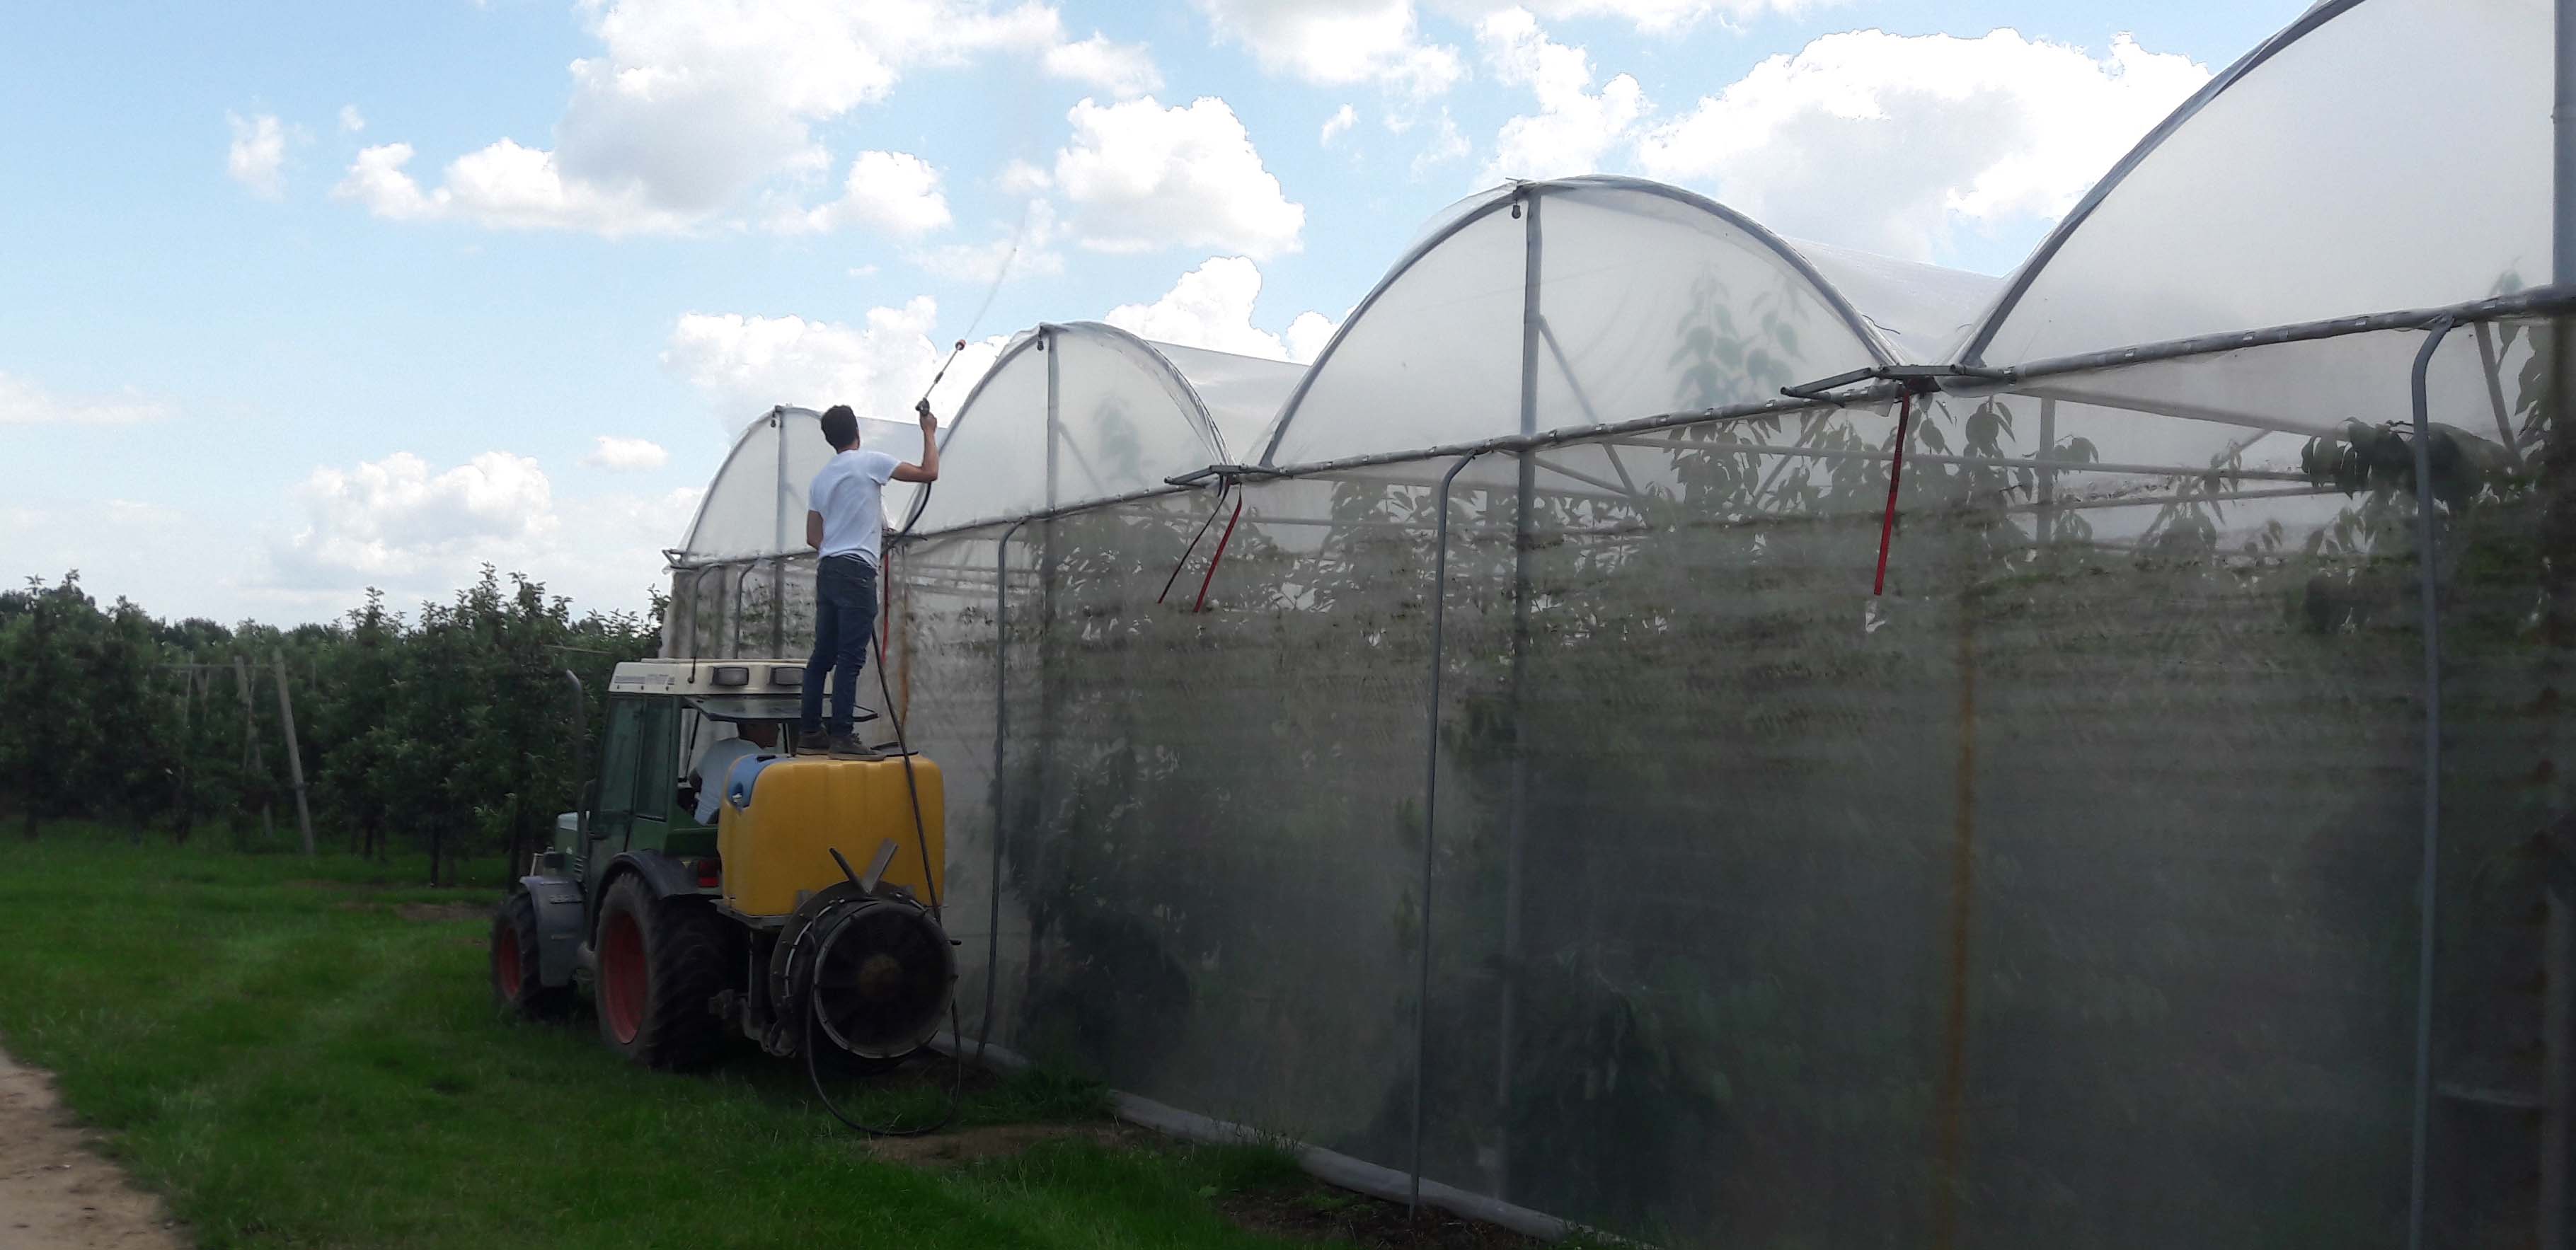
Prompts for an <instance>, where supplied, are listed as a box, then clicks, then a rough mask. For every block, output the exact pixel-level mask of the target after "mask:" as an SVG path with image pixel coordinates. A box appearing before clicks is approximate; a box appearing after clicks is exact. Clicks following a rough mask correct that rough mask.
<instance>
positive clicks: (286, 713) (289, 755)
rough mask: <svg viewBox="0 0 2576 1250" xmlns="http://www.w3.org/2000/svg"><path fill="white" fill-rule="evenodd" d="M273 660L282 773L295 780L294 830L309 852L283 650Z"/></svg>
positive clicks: (309, 816) (308, 818)
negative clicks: (283, 743)
mask: <svg viewBox="0 0 2576 1250" xmlns="http://www.w3.org/2000/svg"><path fill="white" fill-rule="evenodd" d="M270 654H271V655H272V656H273V657H274V658H275V659H276V660H277V724H278V728H279V731H280V732H281V733H283V734H285V736H286V772H287V775H288V776H290V777H292V778H294V779H295V829H296V832H298V833H300V834H302V835H303V838H304V853H305V854H306V855H311V854H312V853H313V809H312V807H311V806H310V805H308V804H307V803H306V802H305V800H304V753H303V752H302V751H300V750H298V749H296V746H295V703H294V701H293V700H291V699H289V698H288V697H287V694H286V649H285V648H284V647H279V648H276V649H274V650H272V651H271V652H270Z"/></svg>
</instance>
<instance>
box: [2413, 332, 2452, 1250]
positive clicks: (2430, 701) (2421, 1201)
mask: <svg viewBox="0 0 2576 1250" xmlns="http://www.w3.org/2000/svg"><path fill="white" fill-rule="evenodd" d="M2430 330H2431V333H2430V334H2428V335H2427V336H2426V337H2425V339H2424V346H2423V348H2422V350H2420V351H2417V352H2416V353H2415V377H2414V399H2415V552H2416V555H2415V558H2416V563H2417V566H2418V567H2417V572H2418V574H2419V575H2420V579H2421V580H2420V585H2419V588H2418V593H2419V594H2420V596H2421V597H2422V599H2423V603H2422V604H2421V621H2422V626H2423V630H2424V762H2423V769H2424V861H2423V865H2422V867H2421V869H2420V870H2419V871H2420V873H2421V877H2420V879H2419V880H2418V881H2417V883H2416V898H2415V914H2416V924H2417V932H2416V938H2415V945H2416V952H2415V957H2416V963H2415V1105H2414V1144H2413V1149H2412V1153H2411V1159H2410V1162H2409V1166H2408V1172H2407V1176H2408V1181H2407V1196H2406V1245H2407V1250H2423V1245H2424V1217H2425V1200H2426V1196H2427V1195H2426V1186H2427V1183H2428V1181H2429V1179H2430V1176H2431V1154H2430V1147H2431V1134H2432V1127H2433V950H2434V946H2435V942H2434V919H2435V913H2434V903H2435V900H2436V899H2437V897H2438V895H2439V892H2440V886H2441V882H2440V877H2439V872H2440V868H2441V849H2442V607H2441V600H2440V597H2439V591H2440V589H2441V568H2440V564H2441V550H2440V547H2439V545H2438V534H2437V532H2436V527H2435V525H2434V517H2433V445H2432V440H2431V432H2432V418H2431V416H2430V409H2431V406H2432V405H2431V401H2430V399H2429V398H2428V397H2427V394H2426V389H2425V378H2426V375H2427V374H2429V373H2430V372H2431V371H2432V368H2433V354H2434V353H2435V352H2436V351H2438V350H2440V348H2441V346H2442V340H2443V339H2445V338H2448V337H2450V334H2451V321H2450V319H2449V318H2444V319H2442V320H2440V321H2436V322H2434V323H2433V325H2432V326H2431V327H2430Z"/></svg>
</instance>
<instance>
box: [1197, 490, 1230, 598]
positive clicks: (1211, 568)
mask: <svg viewBox="0 0 2576 1250" xmlns="http://www.w3.org/2000/svg"><path fill="white" fill-rule="evenodd" d="M1242 519H1243V501H1242V500H1240V499H1237V500H1235V501H1234V515H1233V516H1230V517H1227V518H1226V519H1225V536H1224V537H1223V538H1219V539H1217V540H1216V554H1214V555H1211V556H1209V557H1208V571H1207V576H1205V577H1202V578H1200V579H1199V601H1198V602H1197V603H1193V604H1191V605H1190V611H1192V612H1203V611H1206V610H1207V592H1208V583H1209V582H1213V581H1215V580H1216V566H1217V565H1218V564H1220V563H1223V562H1224V560H1225V545H1226V544H1227V543H1230V542H1233V541H1234V523H1235V522H1237V521H1240V520H1242Z"/></svg>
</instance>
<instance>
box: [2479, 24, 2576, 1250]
mask: <svg viewBox="0 0 2576 1250" xmlns="http://www.w3.org/2000/svg"><path fill="white" fill-rule="evenodd" d="M2555 17H2556V26H2557V30H2556V32H2555V34H2556V40H2555V42H2556V46H2557V54H2558V55H2557V92H2556V99H2555V101H2554V108H2553V109H2552V111H2551V114H2550V130H2551V136H2552V139H2553V142H2552V145H2551V146H2552V148H2553V153H2552V161H2551V164H2552V167H2553V169H2554V171H2555V173H2556V177H2554V178H2553V179H2552V180H2551V182H2550V187H2551V189H2552V190H2551V205H2550V212H2551V218H2550V224H2551V232H2550V239H2551V245H2552V246H2551V252H2552V255H2551V257H2550V271H2549V274H2550V281H2551V282H2553V283H2555V284H2556V285H2558V286H2560V287H2567V286H2576V0H2558V4H2557V12H2556V14H2555ZM2479 328H2480V329H2481V330H2484V329H2485V327H2484V326H2480V327H2479ZM2547 331H2548V339H2547V346H2546V347H2545V348H2544V350H2546V351H2548V352H2549V354H2550V364H2549V373H2548V375H2547V376H2548V379H2549V382H2548V385H2549V393H2548V394H2547V395H2546V396H2544V397H2543V399H2542V401H2541V402H2543V403H2544V404H2547V405H2548V413H2547V427H2548V430H2549V434H2548V439H2549V445H2547V446H2544V447H2542V448H2541V449H2540V463H2541V465H2542V470H2541V472H2540V474H2539V475H2538V476H2539V479H2540V483H2541V487H2540V488H2541V490H2542V492H2543V498H2542V505H2541V507H2542V516H2543V520H2542V522H2541V533H2542V538H2543V541H2544V543H2546V542H2547V540H2548V539H2549V538H2551V537H2552V536H2553V533H2554V530H2555V527H2554V526H2553V525H2552V523H2551V519H2550V518H2551V514H2553V513H2557V512H2560V511H2562V510H2563V509H2564V508H2565V507H2566V506H2567V505H2566V504H2563V503H2561V502H2559V500H2560V499H2561V498H2562V497H2564V496H2565V495H2566V494H2567V493H2568V492H2571V491H2576V482H2571V481H2569V480H2567V474H2568V473H2569V471H2570V469H2571V468H2576V465H2571V463H2570V461H2569V457H2568V455H2567V454H2566V451H2565V449H2566V448H2568V447H2569V446H2570V445H2571V440H2576V430H2571V429H2569V428H2568V424H2569V422H2571V421H2576V403H2571V402H2570V400H2571V397H2570V396H2569V395H2568V384H2569V381H2570V373H2569V367H2570V365H2571V364H2576V362H2571V361H2570V360H2569V359H2568V357H2569V355H2570V354H2571V353H2576V332H2571V329H2570V327H2569V325H2568V319H2567V318H2566V317H2565V316H2558V317H2552V318H2550V320H2549V322H2548V326H2547ZM2505 433H2506V434H2507V439H2506V446H2507V447H2508V448H2510V447H2511V446H2512V439H2511V437H2510V435H2511V431H2510V430H2507V431H2506V432H2505ZM2542 576H2543V577H2544V578H2547V579H2549V580H2551V581H2558V580H2561V579H2563V578H2564V577H2565V574H2563V573H2554V574H2553V573H2550V572H2544V573H2543V574H2542ZM2561 598H2562V596H2561V595H2560V594H2559V593H2557V592H2556V590H2555V588H2553V587H2549V586H2547V585H2546V584H2544V592H2543V603H2544V606H2543V609H2542V611H2543V614H2544V618H2545V619H2550V620H2553V621H2557V622H2560V623H2565V622H2564V613H2565V611H2566V605H2565V604H2563V603H2561V602H2560V600H2561ZM2571 641H2576V640H2571V639H2568V638H2566V637H2564V636H2563V635H2561V634H2560V633H2559V631H2558V630H2556V629H2550V628H2544V629H2543V630H2542V633H2541V645H2542V646H2543V647H2544V648H2547V649H2550V650H2553V651H2554V650H2556V649H2557V648H2561V647H2564V646H2566V645H2568V644H2569V643H2570V642H2571ZM2563 658H2564V657H2563V655H2556V654H2544V656H2543V658H2542V663H2543V664H2544V665H2547V666H2549V672H2548V673H2547V674H2545V675H2548V676H2555V670H2556V669H2557V667H2558V666H2559V664H2560V663H2561V662H2562V660H2563ZM2542 733H2543V735H2544V736H2543V739H2542V740H2543V741H2544V742H2546V743H2548V745H2549V753H2548V754H2547V755H2546V756H2544V757H2543V761H2542V762H2543V763H2544V764H2554V763H2556V762H2557V756H2558V754H2559V751H2558V747H2559V745H2560V744H2561V743H2563V742H2565V741H2566V740H2567V739H2566V736H2565V735H2563V734H2561V733H2559V732H2558V731H2557V730H2556V728H2555V727H2554V726H2545V727H2543V729H2542ZM2552 797H2553V799H2554V798H2555V796H2552ZM2550 806H2551V807H2553V808H2556V807H2557V806H2558V803H2556V802H2553V803H2551V805H2550ZM2544 838H2545V839H2546V841H2545V844H2544V846H2543V847H2542V853H2543V854H2544V855H2545V856H2550V857H2563V856H2566V855H2567V854H2568V853H2569V851H2570V850H2571V848H2570V847H2569V846H2568V845H2567V842H2566V840H2565V839H2564V838H2562V837H2561V836H2560V835H2559V834H2558V832H2557V830H2556V829H2555V828H2552V829H2551V830H2550V831H2549V832H2548V833H2546V834H2545V835H2544ZM2553 875H2555V874H2553ZM2548 894H2549V905H2548V912H2547V919H2546V921H2545V922H2544V924H2543V927H2542V931H2541V956H2540V958H2541V1011H2540V1032H2541V1039H2540V1055H2541V1074H2540V1097H2541V1116H2540V1133H2541V1140H2540V1212H2539V1215H2540V1219H2539V1230H2538V1231H2539V1233H2540V1244H2541V1245H2542V1246H2543V1247H2545V1248H2546V1250H2570V1247H2576V1178H2571V1176H2570V1175H2569V1173H2570V1170H2571V1155H2576V899H2570V898H2568V897H2567V896H2566V895H2565V894H2564V893H2563V892H2562V891H2561V890H2560V889H2558V888H2556V887H2555V886H2553V887H2551V888H2550V889H2549V891H2548Z"/></svg>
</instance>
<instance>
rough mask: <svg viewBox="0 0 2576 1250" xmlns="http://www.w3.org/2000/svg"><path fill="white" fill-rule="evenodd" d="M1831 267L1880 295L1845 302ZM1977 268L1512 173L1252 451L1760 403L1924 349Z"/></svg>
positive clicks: (1466, 212) (1384, 285)
mask: <svg viewBox="0 0 2576 1250" xmlns="http://www.w3.org/2000/svg"><path fill="white" fill-rule="evenodd" d="M1838 279H1847V280H1850V281H1852V282H1853V283H1855V285H1856V286H1859V287H1863V288H1865V289H1866V291H1867V292H1868V295H1869V297H1870V298H1871V299H1872V300H1874V301H1879V302H1882V303H1884V304H1885V305H1888V306H1889V307H1887V308H1886V309H1885V310H1884V313H1883V315H1884V316H1885V320H1884V321H1874V320H1873V319H1872V317H1871V316H1870V315H1868V314H1870V313H1872V312H1874V311H1881V310H1876V309H1872V308H1869V307H1866V306H1856V305H1855V304H1854V302H1853V300H1852V299H1851V298H1850V296H1849V294H1848V293H1847V292H1846V291H1844V290H1843V289H1842V288H1841V286H1840V285H1839V284H1838ZM1992 286H1993V280H1992V279H1987V278H1983V277H1980V276H1978V275H1973V274H1960V273H1956V272H1953V271H1945V270H1940V269H1936V268H1934V267H1932V266H1928V265H1916V264H1910V263H1907V262H1903V261H1896V260H1890V259H1884V258H1877V257H1869V256H1866V255H1863V254H1860V253H1854V252H1848V251H1845V250H1843V249H1838V248H1818V247H1814V246H1813V245H1808V246H1806V247H1801V246H1800V245H1796V244H1792V243H1790V242H1788V241H1787V240H1784V239H1782V238H1781V237H1779V236H1778V235H1775V234H1773V233H1772V232H1771V231H1769V230H1767V229H1765V228H1763V227H1762V226H1761V225H1759V224H1758V223H1756V222H1754V221H1752V220H1750V219H1749V218H1746V217H1744V216H1743V215H1741V214H1739V213H1736V212H1734V211H1733V210H1731V209H1728V208H1726V207H1724V206H1723V205H1720V204H1717V203H1716V202H1714V201H1711V200H1709V199H1707V198H1705V197H1702V196H1699V195H1696V194H1693V193H1691V192H1688V191H1684V190H1682V189H1680V188H1677V187H1670V186H1665V185H1663V184H1660V183H1654V182H1647V181H1644V180H1642V179H1635V178H1614V177H1583V178H1567V179H1560V180H1555V181H1548V182H1516V183H1507V184H1505V185H1503V186H1500V187H1496V188H1494V189H1492V190H1490V191H1486V192H1484V193H1482V194H1480V195H1477V196H1473V197H1470V198H1469V199H1467V200H1464V201H1461V202H1460V203H1459V204H1457V205H1454V206H1452V207H1451V208H1449V209H1447V210H1445V211H1444V212H1443V213H1442V214H1441V215H1440V216H1439V217H1438V218H1436V219H1435V221H1434V223H1433V226H1432V228H1431V229H1430V230H1428V231H1427V232H1426V233H1425V234H1423V235H1422V236H1421V237H1420V238H1419V239H1418V240H1416V242H1415V243H1414V244H1413V246H1412V247H1411V249H1409V250H1408V251H1407V252H1406V253H1405V255H1403V256H1402V257H1400V258H1399V259H1398V260H1397V261H1396V263H1395V264H1394V265H1393V266H1391V267H1390V268H1389V269H1388V270H1387V273H1386V276H1385V277H1384V278H1382V279H1380V280H1379V282H1378V284H1377V286H1376V288H1375V289H1374V290H1372V291H1370V292H1369V294H1368V295H1367V296H1366V297H1365V298H1363V299H1362V300H1361V301H1360V303H1359V305H1358V306H1357V307H1356V308H1354V309H1353V310H1352V311H1351V314H1350V316H1349V317H1348V318H1346V319H1345V320H1344V321H1343V323H1342V326H1341V328H1340V330H1339V331H1338V332H1336V333H1335V335H1334V336H1333V339H1332V341H1331V342H1330V343H1329V344H1327V345H1326V346H1325V348H1324V350H1323V351H1322V353H1321V354H1319V355H1318V356H1317V357H1316V360H1315V367H1314V369H1313V370H1312V372H1311V373H1309V374H1308V376H1307V377H1306V379H1305V381H1304V383H1303V384H1302V385H1301V386H1300V387H1299V388H1298V390H1297V392H1296V394H1295V395H1293V396H1292V397H1291V398H1290V399H1289V401H1288V402H1287V404H1286V405H1285V406H1284V407H1283V408H1282V409H1281V411H1280V414H1279V417H1278V420H1277V422H1276V423H1275V430H1274V432H1273V434H1272V436H1271V439H1270V442H1269V443H1268V445H1266V446H1265V447H1263V448H1262V449H1261V450H1260V462H1261V463H1262V464H1263V465H1266V466H1288V465H1307V464H1314V463H1317V462H1324V461H1343V460H1350V459H1355V458H1365V457H1369V456H1374V455H1385V454H1402V453H1409V452H1416V451H1420V450H1423V449H1426V448H1435V447H1442V446H1446V445H1450V444H1465V443H1473V442H1477V441H1480V440H1486V439H1492V438H1501V437H1509V436H1512V435H1519V434H1534V433H1539V432H1542V431H1546V430H1553V429H1564V428H1573V427H1580V426H1587V425H1604V424H1611V423H1616V422H1621V421H1628V420H1633V419H1636V418H1641V417H1649V416H1653V415H1656V414H1661V413H1679V412H1692V411H1704V410H1708V409H1715V408H1724V407H1728V406H1732V405H1736V404H1742V403H1746V402H1749V401H1754V400H1761V399H1769V398H1772V397H1775V396H1777V395H1778V393H1779V390H1780V388H1781V387H1784V386H1789V385H1792V384H1794V383H1800V382H1806V381H1811V380H1813V379H1817V378H1822V377H1827V376H1831V375H1834V374H1839V373H1844V372H1847V371H1850V370H1855V369H1867V368H1873V367H1878V366H1885V365H1894V364H1898V363H1904V362H1909V361H1920V360H1927V359H1932V358H1935V357H1936V356H1937V355H1938V354H1939V353H1942V352H1945V351H1946V350H1947V349H1949V348H1950V347H1951V346H1952V345H1953V342H1954V341H1955V339H1956V337H1957V335H1958V333H1959V332H1960V331H1962V330H1963V329H1964V328H1966V327H1967V326H1968V325H1969V324H1970V323H1971V322H1972V321H1973V319H1974V317H1975V314H1976V313H1977V312H1978V311H1979V310H1980V309H1981V308H1982V307H1983V306H1984V304H1985V303H1986V302H1987V300H1988V299H1989V298H1990V297H1991V294H1992Z"/></svg>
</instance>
